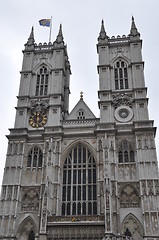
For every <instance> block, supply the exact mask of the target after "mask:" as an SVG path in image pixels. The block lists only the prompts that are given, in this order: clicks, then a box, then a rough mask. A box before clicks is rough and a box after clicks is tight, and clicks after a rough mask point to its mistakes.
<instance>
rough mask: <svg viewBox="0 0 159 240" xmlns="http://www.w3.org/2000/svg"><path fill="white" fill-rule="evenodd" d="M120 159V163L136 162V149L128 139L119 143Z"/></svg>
mask: <svg viewBox="0 0 159 240" xmlns="http://www.w3.org/2000/svg"><path fill="white" fill-rule="evenodd" d="M118 161H119V163H131V162H135V156H134V150H133V148H132V146H131V144H130V143H129V142H128V141H127V140H124V141H122V142H121V143H120V145H119V151H118Z"/></svg>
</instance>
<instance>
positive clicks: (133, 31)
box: [130, 16, 140, 37]
mask: <svg viewBox="0 0 159 240" xmlns="http://www.w3.org/2000/svg"><path fill="white" fill-rule="evenodd" d="M130 36H133V37H134V36H138V37H140V33H139V32H138V30H137V27H136V24H135V20H134V17H133V16H132V22H131V29H130Z"/></svg>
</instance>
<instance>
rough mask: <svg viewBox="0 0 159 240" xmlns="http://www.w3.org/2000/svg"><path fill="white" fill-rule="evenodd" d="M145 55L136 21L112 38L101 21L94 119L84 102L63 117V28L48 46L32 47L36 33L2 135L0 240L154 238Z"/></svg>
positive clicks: (157, 206) (156, 189) (157, 184)
mask: <svg viewBox="0 0 159 240" xmlns="http://www.w3.org/2000/svg"><path fill="white" fill-rule="evenodd" d="M141 48H142V40H141V39H140V33H139V32H138V30H137V28H136V25H135V22H134V18H132V23H131V29H130V33H129V35H128V36H125V35H123V36H122V37H121V36H117V37H114V36H113V37H111V38H110V37H108V35H107V33H106V31H105V27H104V22H103V21H102V24H101V29H100V33H99V37H98V42H97V53H98V56H99V64H98V66H97V69H98V74H99V89H98V97H99V101H98V105H99V110H100V118H96V117H95V115H94V114H93V112H92V111H91V110H90V108H89V107H88V106H87V104H86V103H85V101H84V99H83V95H82V93H81V96H80V99H79V101H78V103H77V104H76V105H75V107H74V108H73V110H72V111H71V112H69V94H70V75H71V69H70V63H69V58H68V53H67V48H66V45H65V43H64V39H63V34H62V27H61V25H60V29H59V32H58V35H57V38H56V40H55V41H54V42H53V43H48V44H46V43H44V44H39V45H37V44H36V43H35V40H34V32H33V29H32V31H31V34H30V36H29V39H28V41H27V43H26V44H25V48H24V50H23V55H24V57H23V64H22V70H21V79H20V88H19V94H18V101H17V107H16V117H15V125H14V128H13V129H10V134H9V135H8V136H7V137H8V150H7V156H6V164H5V169H4V177H3V183H2V191H1V200H0V239H3V240H4V239H5V240H6V239H8V240H13V239H18V240H53V239H54V240H87V239H89V240H99V239H100V240H104V239H107V240H108V239H109V240H116V239H120V240H122V239H131V240H142V239H144V240H157V239H159V174H158V165H157V157H156V148H155V141H154V138H155V132H156V128H155V127H154V126H153V121H152V120H149V115H148V99H147V88H146V86H145V80H144V62H143V60H142V53H141ZM90 84H91V83H90Z"/></svg>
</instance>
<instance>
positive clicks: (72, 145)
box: [61, 138, 96, 167]
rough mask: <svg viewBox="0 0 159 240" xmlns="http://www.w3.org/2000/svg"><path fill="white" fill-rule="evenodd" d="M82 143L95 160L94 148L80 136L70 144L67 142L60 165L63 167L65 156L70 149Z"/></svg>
mask: <svg viewBox="0 0 159 240" xmlns="http://www.w3.org/2000/svg"><path fill="white" fill-rule="evenodd" d="M79 144H82V145H83V146H84V147H86V148H87V149H88V150H89V151H90V152H91V153H92V155H93V157H94V160H95V162H96V151H95V149H94V148H93V147H92V146H91V145H90V143H88V142H87V141H85V140H84V139H82V138H79V139H76V140H75V141H73V142H72V143H71V144H69V145H68V146H67V147H66V149H65V150H64V151H63V153H62V156H61V159H62V161H61V167H63V164H64V161H65V158H66V156H67V155H68V154H69V152H70V149H71V148H73V147H76V146H77V145H79Z"/></svg>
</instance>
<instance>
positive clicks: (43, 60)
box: [33, 59, 52, 74]
mask: <svg viewBox="0 0 159 240" xmlns="http://www.w3.org/2000/svg"><path fill="white" fill-rule="evenodd" d="M43 66H44V67H46V68H48V70H49V71H51V69H52V66H51V65H50V64H49V63H48V62H47V61H46V60H45V59H42V60H41V61H40V62H39V63H38V64H37V65H36V66H35V67H34V68H33V74H37V72H38V70H39V69H40V68H41V67H43Z"/></svg>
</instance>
